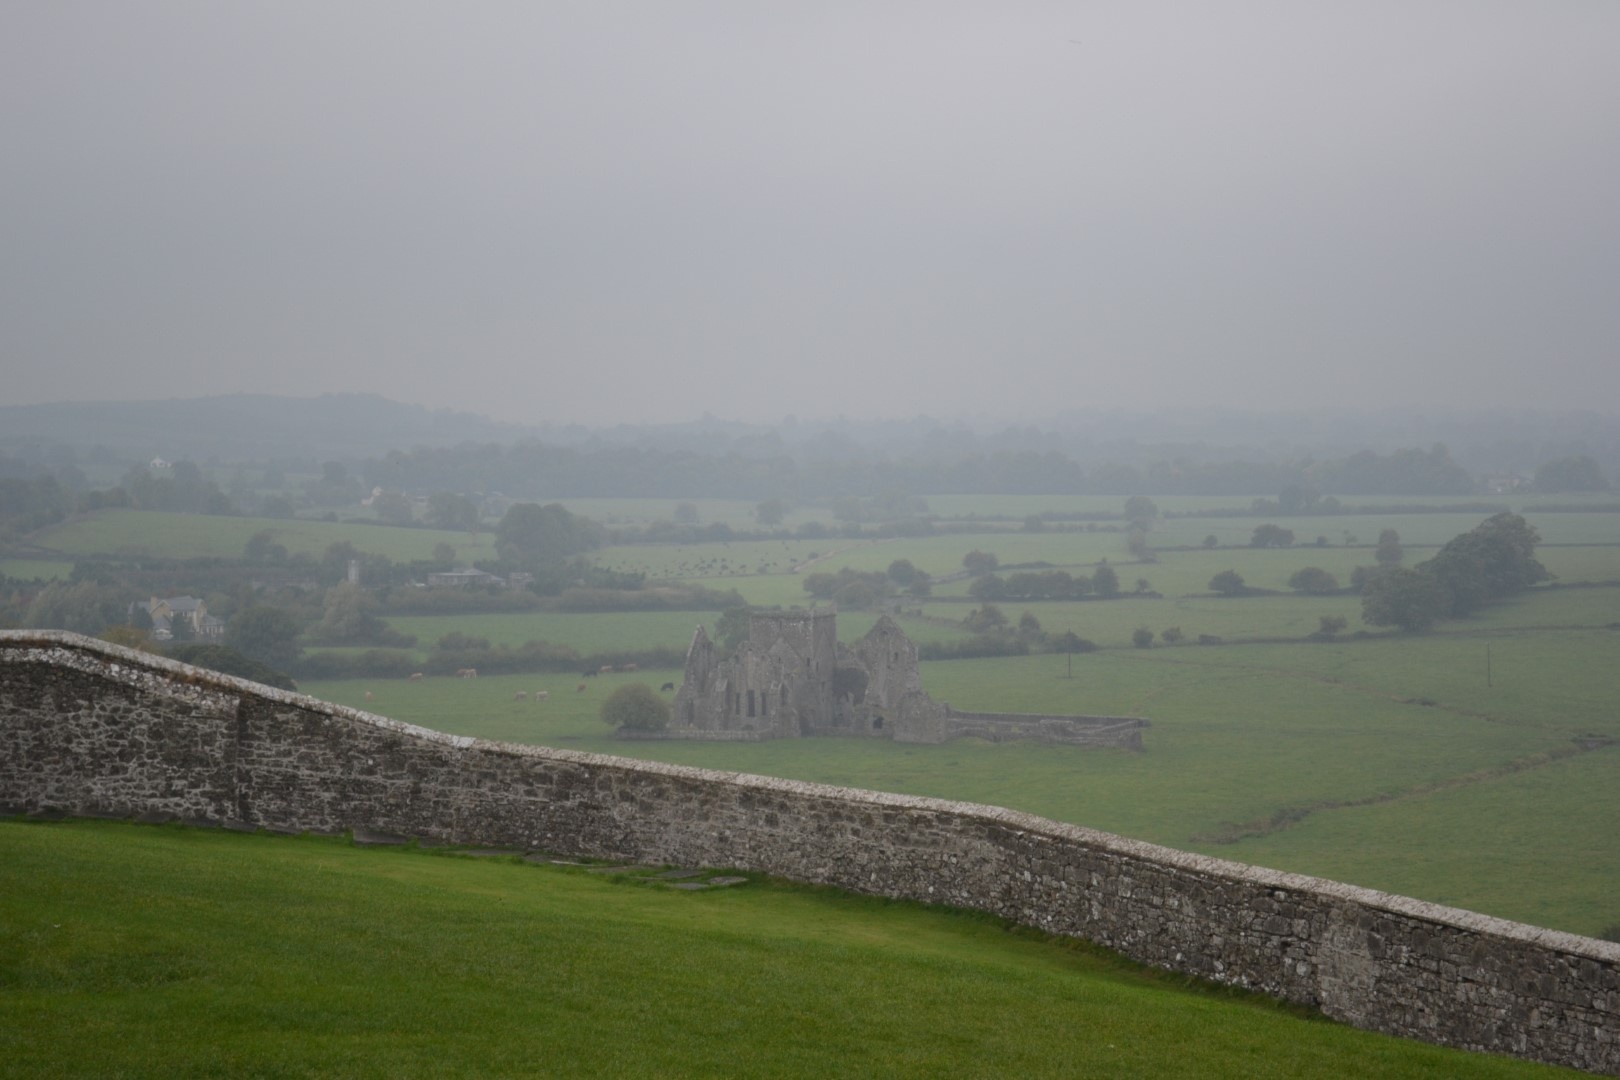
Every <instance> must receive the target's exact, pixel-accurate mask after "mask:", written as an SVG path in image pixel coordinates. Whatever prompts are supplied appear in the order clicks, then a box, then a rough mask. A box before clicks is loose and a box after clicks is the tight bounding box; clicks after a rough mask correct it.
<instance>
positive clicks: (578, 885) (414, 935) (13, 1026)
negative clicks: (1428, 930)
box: [0, 822, 1562, 1080]
mask: <svg viewBox="0 0 1620 1080" xmlns="http://www.w3.org/2000/svg"><path fill="white" fill-rule="evenodd" d="M736 1074H747V1075H755V1076H816V1077H822V1076H851V1077H853V1076H874V1075H882V1076H896V1077H903V1076H916V1077H942V1076H944V1077H950V1076H961V1077H977V1076H991V1075H996V1076H1053V1077H1057V1076H1110V1077H1155V1078H1156V1077H1164V1076H1199V1077H1206V1076H1231V1077H1243V1078H1245V1080H1248V1078H1253V1077H1324V1078H1325V1077H1334V1078H1337V1077H1340V1076H1344V1075H1347V1074H1354V1075H1356V1076H1367V1077H1388V1078H1396V1077H1416V1076H1424V1077H1446V1076H1469V1077H1484V1076H1490V1077H1496V1076H1501V1077H1508V1076H1515V1077H1516V1076H1526V1077H1528V1076H1551V1075H1562V1073H1559V1072H1558V1071H1556V1070H1552V1069H1549V1068H1546V1067H1543V1066H1534V1065H1529V1064H1526V1063H1522V1062H1516V1061H1511V1060H1509V1059H1506V1058H1500V1057H1489V1056H1482V1055H1470V1054H1465V1053H1462V1052H1460V1051H1454V1050H1443V1049H1440V1048H1437V1047H1431V1046H1426V1045H1423V1044H1420V1043H1416V1042H1411V1041H1406V1040H1399V1039H1392V1038H1388V1037H1386V1036H1379V1035H1373V1034H1368V1033H1365V1032H1359V1031H1355V1030H1353V1029H1350V1028H1348V1027H1344V1026H1342V1025H1339V1024H1334V1023H1330V1022H1327V1021H1324V1020H1321V1019H1320V1018H1318V1017H1315V1016H1312V1015H1309V1014H1306V1013H1303V1012H1302V1011H1301V1010H1298V1009H1291V1008H1287V1007H1284V1006H1279V1005H1276V1004H1274V1003H1271V1002H1268V1001H1265V1000H1263V999H1260V998H1257V997H1254V996H1250V995H1245V994H1241V993H1237V992H1231V991H1223V990H1218V989H1212V988H1206V987H1203V986H1201V985H1197V984H1188V983H1187V982H1186V981H1185V980H1181V979H1178V978H1175V977H1173V976H1167V975H1163V974H1159V973H1155V972H1151V971H1148V970H1145V969H1142V968H1139V967H1137V966H1135V965H1132V964H1129V963H1126V962H1124V961H1122V960H1120V959H1119V958H1117V957H1115V956H1113V955H1112V954H1108V953H1105V952H1102V951H1100V950H1095V949H1090V948H1087V947H1084V946H1075V945H1072V944H1067V943H1064V942H1060V941H1055V940H1052V939H1048V938H1044V937H1042V936H1041V935H1039V934H1036V933H1032V932H1029V931H1023V930H1009V929H1008V928H1007V927H1005V926H1004V924H1002V923H1000V922H999V921H997V920H994V919H990V918H986V917H983V916H978V915H970V914H962V913H953V912H949V911H942V910H938V909H930V908H925V907H922V906H920V905H915V904H905V903H894V902H889V901H884V900H880V899H874V898H866V897H857V896H852V895H849V894H845V893H839V892H835V891H833V890H828V889H809V888H801V887H794V886H790V885H786V884H783V883H780V882H776V881H771V880H768V879H761V878H757V877H751V878H750V880H749V881H748V882H747V883H745V884H743V885H740V886H736V887H733V888H729V889H715V890H710V891H706V892H678V891H675V890H671V889H667V888H661V887H658V886H655V885H651V884H647V883H642V882H634V881H629V880H626V879H623V878H613V877H608V876H604V875H597V874H591V873H589V872H586V871H584V870H582V869H580V868H575V867H559V866H532V865H525V864H522V863H519V862H518V861H517V860H515V859H509V860H487V859H468V858H458V857H454V856H447V855H444V854H432V853H427V852H421V851H416V850H408V849H406V850H401V849H392V850H365V849H357V848H354V847H351V846H350V845H349V844H347V843H346V842H344V841H341V840H323V839H315V838H309V837H272V836H264V835H260V836H239V835H234V834H230V833H224V832H211V831H204V830H184V829H178V828H174V827H161V828H152V827H141V826H132V825H125V824H112V823H106V822H74V823H70V824H64V825H53V826H40V825H25V824H20V823H16V822H0V1076H7V1077H11V1076H15V1077H24V1076H28V1077H33V1076H61V1077H78V1076H85V1077H88V1076H120V1077H132V1078H136V1077H163V1078H165V1080H169V1078H187V1077H204V1076H226V1075H231V1076H243V1075H252V1076H352V1077H371V1076H376V1077H409V1076H433V1077H441V1076H477V1077H484V1076H542V1075H543V1076H615V1077H619V1076H649V1077H650V1076H720V1075H736Z"/></svg>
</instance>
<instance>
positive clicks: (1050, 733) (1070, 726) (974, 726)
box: [942, 706, 1148, 750]
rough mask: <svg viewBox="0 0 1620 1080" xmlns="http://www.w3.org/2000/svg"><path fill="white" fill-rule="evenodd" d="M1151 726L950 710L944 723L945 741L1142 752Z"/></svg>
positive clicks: (1131, 720) (1136, 721)
mask: <svg viewBox="0 0 1620 1080" xmlns="http://www.w3.org/2000/svg"><path fill="white" fill-rule="evenodd" d="M1147 726H1148V722H1147V721H1146V720H1143V719H1142V718H1140V717H1136V716H1047V715H1042V714H1039V713H983V712H959V711H958V710H956V709H952V708H950V707H949V706H947V707H946V709H945V716H944V719H943V721H942V729H943V734H944V737H945V738H947V739H960V738H965V737H969V736H971V737H973V738H975V739H985V740H987V741H989V742H1006V741H1008V740H1012V739H1032V740H1035V741H1038V742H1047V743H1062V744H1064V745H1067V746H1112V747H1117V748H1119V749H1122V750H1140V749H1142V731H1143V730H1144V729H1145V728H1146V727H1147Z"/></svg>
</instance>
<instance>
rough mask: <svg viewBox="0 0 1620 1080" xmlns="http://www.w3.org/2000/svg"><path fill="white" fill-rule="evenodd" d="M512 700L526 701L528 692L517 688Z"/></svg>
mask: <svg viewBox="0 0 1620 1080" xmlns="http://www.w3.org/2000/svg"><path fill="white" fill-rule="evenodd" d="M512 700H513V701H528V700H529V692H528V691H527V690H519V691H518V692H517V693H515V694H513V695H512Z"/></svg>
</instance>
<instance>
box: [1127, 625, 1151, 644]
mask: <svg viewBox="0 0 1620 1080" xmlns="http://www.w3.org/2000/svg"><path fill="white" fill-rule="evenodd" d="M1131 644H1132V645H1135V646H1136V647H1137V648H1138V649H1147V648H1151V647H1152V645H1153V631H1151V630H1149V629H1148V628H1147V627H1145V626H1138V627H1137V628H1136V629H1135V630H1132V631H1131Z"/></svg>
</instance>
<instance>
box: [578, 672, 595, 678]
mask: <svg viewBox="0 0 1620 1080" xmlns="http://www.w3.org/2000/svg"><path fill="white" fill-rule="evenodd" d="M579 677H580V678H582V679H594V678H596V672H594V671H582V672H580V673H579Z"/></svg>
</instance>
